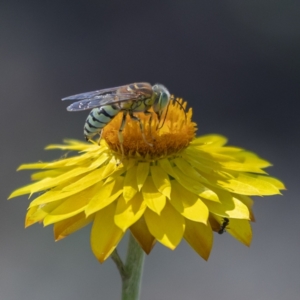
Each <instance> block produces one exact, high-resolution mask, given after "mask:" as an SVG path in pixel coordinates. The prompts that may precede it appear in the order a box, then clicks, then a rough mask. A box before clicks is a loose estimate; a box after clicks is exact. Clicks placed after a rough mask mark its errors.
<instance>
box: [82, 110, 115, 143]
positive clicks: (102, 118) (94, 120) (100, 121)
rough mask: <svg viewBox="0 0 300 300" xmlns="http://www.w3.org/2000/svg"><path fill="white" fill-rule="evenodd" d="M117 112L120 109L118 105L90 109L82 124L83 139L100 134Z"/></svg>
mask: <svg viewBox="0 0 300 300" xmlns="http://www.w3.org/2000/svg"><path fill="white" fill-rule="evenodd" d="M119 111H120V107H119V106H118V105H105V106H101V107H97V108H94V109H92V110H91V112H90V113H89V115H88V117H87V119H86V121H85V124H84V136H85V138H86V139H91V138H92V137H93V136H94V135H96V134H98V133H99V134H100V132H101V130H102V129H103V128H104V127H105V126H106V125H107V124H108V123H109V122H110V121H111V120H112V119H113V118H114V117H115V116H116V115H117V113H118V112H119Z"/></svg>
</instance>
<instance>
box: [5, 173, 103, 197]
mask: <svg viewBox="0 0 300 300" xmlns="http://www.w3.org/2000/svg"><path fill="white" fill-rule="evenodd" d="M99 170H100V169H98V170H95V171H93V172H91V173H89V174H88V175H86V176H85V177H83V178H90V177H91V176H92V174H93V175H95V173H99ZM88 171H89V169H88V168H74V169H72V170H71V171H68V172H66V173H64V174H62V175H60V176H57V177H55V178H45V179H43V180H41V181H38V182H35V183H33V184H30V185H27V186H25V187H22V188H20V189H17V190H16V191H14V192H13V193H12V194H11V195H10V196H9V199H10V198H13V197H17V196H21V195H24V194H33V193H36V192H39V191H43V190H47V189H50V188H52V187H54V186H57V185H59V184H62V183H65V182H66V181H68V180H70V181H71V180H72V179H73V180H74V178H75V177H76V176H79V175H82V174H84V173H87V172H88ZM101 173H102V172H100V174H99V175H101ZM77 183H78V181H76V182H75V183H73V184H70V186H71V187H76V188H77V189H78V186H77ZM90 185H92V184H90ZM90 185H88V184H86V185H84V187H83V188H87V187H89V186H90ZM80 186H81V185H80V184H79V187H80ZM69 190H70V189H69Z"/></svg>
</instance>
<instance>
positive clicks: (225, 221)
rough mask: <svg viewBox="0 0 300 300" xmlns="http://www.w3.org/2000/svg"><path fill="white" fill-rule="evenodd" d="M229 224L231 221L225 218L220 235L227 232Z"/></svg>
mask: <svg viewBox="0 0 300 300" xmlns="http://www.w3.org/2000/svg"><path fill="white" fill-rule="evenodd" d="M228 224H229V219H227V218H224V220H223V223H222V225H221V227H220V229H219V231H218V234H222V233H224V232H225V231H226V227H227V225H228Z"/></svg>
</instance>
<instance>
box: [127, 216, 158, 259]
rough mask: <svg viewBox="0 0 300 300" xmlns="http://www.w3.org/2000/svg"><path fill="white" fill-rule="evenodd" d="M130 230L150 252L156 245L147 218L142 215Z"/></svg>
mask: <svg viewBox="0 0 300 300" xmlns="http://www.w3.org/2000/svg"><path fill="white" fill-rule="evenodd" d="M130 231H131V233H132V235H133V236H134V237H135V239H136V241H137V242H138V243H139V245H140V246H141V247H142V249H143V250H144V251H145V252H146V253H147V254H149V253H150V252H151V250H152V248H153V247H154V245H155V242H156V240H155V238H154V237H153V235H151V233H150V231H149V229H148V227H147V225H146V222H145V219H144V218H143V217H142V218H140V219H139V220H137V221H136V222H135V223H134V224H132V226H131V227H130Z"/></svg>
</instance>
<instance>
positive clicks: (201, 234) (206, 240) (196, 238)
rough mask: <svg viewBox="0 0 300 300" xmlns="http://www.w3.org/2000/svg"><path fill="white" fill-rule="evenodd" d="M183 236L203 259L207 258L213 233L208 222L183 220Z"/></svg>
mask: <svg viewBox="0 0 300 300" xmlns="http://www.w3.org/2000/svg"><path fill="white" fill-rule="evenodd" d="M185 225H186V226H185V231H184V238H185V240H186V241H187V242H188V243H189V244H190V246H191V247H192V248H193V249H194V250H195V251H196V252H197V253H198V254H199V255H200V256H201V257H202V258H204V259H205V260H208V257H209V254H210V251H211V248H212V245H213V233H212V230H211V227H210V224H209V223H208V225H204V224H202V223H198V222H193V221H190V220H187V219H186V220H185Z"/></svg>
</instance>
